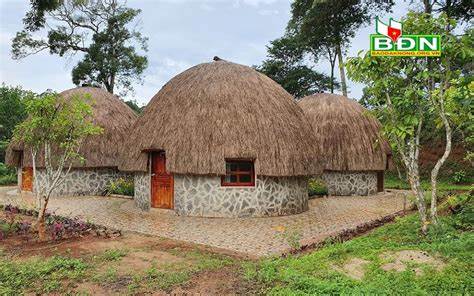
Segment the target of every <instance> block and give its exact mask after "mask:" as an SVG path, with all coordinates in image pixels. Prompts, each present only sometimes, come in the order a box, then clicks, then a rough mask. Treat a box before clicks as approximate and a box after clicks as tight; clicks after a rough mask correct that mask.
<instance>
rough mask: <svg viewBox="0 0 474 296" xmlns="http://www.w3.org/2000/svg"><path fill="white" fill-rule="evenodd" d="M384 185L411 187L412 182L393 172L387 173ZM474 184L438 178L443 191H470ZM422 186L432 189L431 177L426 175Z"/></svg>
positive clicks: (439, 186) (395, 187) (388, 186)
mask: <svg viewBox="0 0 474 296" xmlns="http://www.w3.org/2000/svg"><path fill="white" fill-rule="evenodd" d="M384 186H385V188H387V189H405V190H409V189H411V188H410V184H408V182H407V181H406V180H400V179H399V178H398V176H396V175H395V174H392V173H387V174H386V175H385V185H384ZM473 186H474V185H473V184H453V182H452V180H451V179H450V178H443V179H440V180H438V189H439V190H441V191H469V190H472V189H473V188H474V187H473ZM421 187H422V188H423V189H424V190H430V188H431V181H430V180H429V177H424V178H422V179H421Z"/></svg>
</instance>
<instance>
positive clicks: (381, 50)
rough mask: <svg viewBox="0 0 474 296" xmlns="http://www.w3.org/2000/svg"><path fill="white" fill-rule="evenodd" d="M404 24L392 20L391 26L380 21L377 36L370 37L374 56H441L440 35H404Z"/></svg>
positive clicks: (377, 25)
mask: <svg viewBox="0 0 474 296" xmlns="http://www.w3.org/2000/svg"><path fill="white" fill-rule="evenodd" d="M402 27H403V26H402V23H400V22H397V21H395V20H393V19H390V22H389V25H386V24H384V23H383V22H381V21H380V20H379V19H377V22H376V32H377V34H372V35H370V54H371V55H372V56H440V55H441V36H440V35H403V30H402Z"/></svg>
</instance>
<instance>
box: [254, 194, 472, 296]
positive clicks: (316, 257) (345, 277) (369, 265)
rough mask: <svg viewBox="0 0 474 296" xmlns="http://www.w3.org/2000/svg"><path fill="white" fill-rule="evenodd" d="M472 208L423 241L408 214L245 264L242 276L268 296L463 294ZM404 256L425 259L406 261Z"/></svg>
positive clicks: (468, 283) (468, 273) (468, 285)
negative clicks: (303, 250) (339, 239)
mask: <svg viewBox="0 0 474 296" xmlns="http://www.w3.org/2000/svg"><path fill="white" fill-rule="evenodd" d="M472 208H473V207H472V200H471V206H470V209H469V211H468V213H465V214H463V215H457V216H445V217H442V218H441V223H440V226H439V227H432V228H431V229H430V232H429V234H428V235H427V236H426V237H422V236H420V235H419V233H418V229H419V227H420V225H419V222H418V217H417V216H416V214H412V215H409V216H406V217H403V218H399V219H397V220H396V221H395V222H394V223H391V224H387V225H384V226H382V227H380V228H378V229H376V230H374V231H373V232H371V233H370V234H368V235H365V236H362V237H358V238H355V239H353V240H350V241H347V242H344V243H334V244H329V245H327V246H326V247H324V248H322V249H320V250H318V251H313V252H311V253H308V254H301V255H299V256H291V257H288V258H274V259H267V260H264V261H262V262H260V263H257V264H249V265H248V266H247V268H246V277H247V278H248V279H256V280H257V281H258V282H260V283H261V284H262V285H264V286H265V287H266V289H265V290H264V293H266V294H270V295H468V294H470V293H471V292H472V291H474V270H473V268H472V263H473V262H474V261H473V259H474V258H473V257H474V234H473V232H472V226H473V222H474V221H473V220H474V217H473V211H472ZM407 250H411V251H407ZM400 251H401V252H400ZM407 253H408V254H411V253H413V254H415V259H416V257H417V256H418V257H420V258H421V259H426V260H421V261H420V260H408V259H407V258H406V257H407V256H406V254H407ZM400 258H401V259H400ZM427 258H428V259H429V260H428V259H427ZM405 260H406V261H405ZM397 262H398V263H397ZM397 264H398V265H397ZM396 267H398V268H400V269H399V270H398V271H397V270H395V269H394V268H396Z"/></svg>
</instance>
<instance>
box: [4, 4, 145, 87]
mask: <svg viewBox="0 0 474 296" xmlns="http://www.w3.org/2000/svg"><path fill="white" fill-rule="evenodd" d="M140 12H141V11H140V10H138V9H131V8H127V7H125V4H124V3H122V2H120V0H62V1H60V0H48V1H45V0H31V10H30V11H29V12H28V13H27V14H26V17H25V18H24V23H25V28H24V29H23V30H22V31H20V32H18V33H17V34H16V36H15V38H14V39H13V43H12V54H13V58H15V59H21V58H25V57H27V56H29V55H32V54H36V53H38V52H41V51H43V50H49V52H50V53H51V54H56V55H59V56H60V57H63V56H65V55H69V54H76V53H83V54H84V57H83V59H82V60H81V61H79V63H78V64H77V65H76V66H75V67H74V69H73V71H72V80H73V82H74V83H75V84H76V85H81V84H82V83H87V84H95V85H101V86H104V87H105V88H106V89H107V90H108V91H109V92H110V93H114V91H115V89H116V88H117V87H118V88H120V89H121V90H123V92H126V91H130V90H133V87H132V83H133V82H136V81H138V82H140V81H141V76H142V74H143V71H144V70H145V69H146V67H147V64H148V61H147V58H146V57H145V56H143V55H140V54H139V53H138V52H137V49H139V50H142V51H144V52H145V51H147V38H144V37H143V36H142V35H141V33H140V32H138V31H136V30H135V27H131V24H132V22H133V21H134V20H135V19H136V17H137V16H138V15H139V14H140ZM46 28H47V29H48V32H47V38H38V37H34V36H33V33H36V32H39V31H41V30H43V29H46Z"/></svg>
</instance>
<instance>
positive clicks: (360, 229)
mask: <svg viewBox="0 0 474 296" xmlns="http://www.w3.org/2000/svg"><path fill="white" fill-rule="evenodd" d="M412 212H413V210H401V211H398V212H395V213H392V214H390V215H387V216H383V217H381V218H378V219H375V220H372V221H369V222H366V223H363V224H360V225H357V226H356V227H353V228H348V229H344V230H342V231H339V232H337V233H336V234H334V235H330V236H328V237H327V238H325V239H324V240H323V241H316V242H312V243H311V242H310V243H307V244H305V245H303V246H301V247H300V248H299V249H296V250H289V251H286V252H284V253H282V254H281V256H282V257H287V256H289V255H302V254H305V253H308V252H311V251H315V250H318V249H321V248H323V247H324V246H326V245H329V244H331V243H333V242H341V243H342V242H345V241H348V240H351V239H353V238H355V237H358V236H360V235H363V234H365V233H367V232H368V231H370V230H372V229H374V228H377V227H379V226H382V225H384V224H386V223H389V222H392V221H394V220H395V218H397V217H403V216H406V215H408V214H410V213H412Z"/></svg>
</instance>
